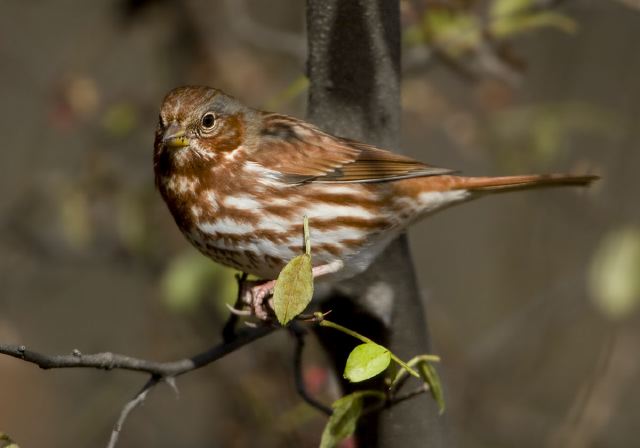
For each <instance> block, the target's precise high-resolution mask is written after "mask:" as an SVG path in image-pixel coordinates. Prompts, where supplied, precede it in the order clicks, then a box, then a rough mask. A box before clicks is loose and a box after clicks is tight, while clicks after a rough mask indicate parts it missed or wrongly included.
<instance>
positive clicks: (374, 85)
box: [307, 0, 444, 448]
mask: <svg viewBox="0 0 640 448" xmlns="http://www.w3.org/2000/svg"><path fill="white" fill-rule="evenodd" d="M307 28H308V40H309V62H308V74H309V78H310V81H311V86H310V90H309V119H310V120H311V121H312V122H314V123H316V124H318V125H319V126H321V127H322V128H324V129H326V130H328V131H330V132H332V133H335V134H338V135H341V136H345V137H350V138H355V139H358V140H363V141H366V142H369V143H372V144H375V145H378V146H381V147H387V148H397V147H398V139H399V133H400V44H401V30H400V10H399V1H398V0H348V1H347V0H342V1H340V0H308V9H307ZM325 306H326V307H327V308H329V309H331V310H332V311H333V314H332V320H335V321H338V322H342V323H344V324H346V325H347V326H349V327H351V328H354V329H355V330H356V331H360V332H362V333H364V334H366V335H367V336H369V337H371V338H373V339H374V340H377V341H380V342H382V343H384V344H386V345H387V346H388V347H390V348H391V350H392V351H394V352H395V353H397V354H398V355H399V356H401V357H403V358H405V359H407V358H409V357H410V356H412V355H416V354H420V353H426V352H428V350H429V339H428V334H427V325H426V320H425V317H424V310H423V307H422V300H421V297H420V294H419V291H418V286H417V282H416V278H415V273H414V270H413V264H412V261H411V254H410V252H409V248H408V245H407V239H406V236H404V235H403V236H402V237H400V238H399V239H398V240H396V241H395V242H393V243H392V244H391V245H390V247H389V248H388V249H387V250H386V251H385V253H384V254H383V255H382V256H381V257H380V258H379V259H378V261H377V262H376V263H374V265H372V266H371V268H370V269H369V270H368V271H367V272H365V273H364V274H362V275H361V276H359V277H358V278H356V279H354V280H352V281H349V282H348V283H346V284H343V285H340V286H339V287H338V288H337V289H336V290H335V291H333V292H332V294H331V297H330V299H329V300H328V301H327V303H326V305H325ZM318 335H319V337H320V340H321V342H322V343H323V345H324V346H325V347H327V349H328V351H329V354H330V356H331V357H332V358H333V360H334V362H336V365H337V366H338V368H342V367H343V366H344V362H345V360H346V355H347V354H348V352H349V350H350V349H351V348H352V347H353V344H354V343H353V340H349V339H348V338H346V339H345V338H344V337H343V336H342V335H340V334H336V333H335V332H330V331H322V329H320V330H318ZM372 386H373V387H382V385H381V384H380V383H377V384H373V385H372V384H371V383H369V384H366V385H364V386H361V387H367V388H370V387H372ZM352 387H353V385H350V384H345V389H346V390H347V391H349V390H351V388H352ZM443 434H444V425H443V420H442V418H440V417H438V413H437V408H436V406H435V404H434V402H433V400H431V399H430V398H429V397H427V396H426V395H423V396H420V397H418V398H416V399H412V400H409V401H407V402H404V403H401V404H399V405H398V406H396V407H394V408H392V409H390V410H385V411H383V412H381V413H380V414H379V415H376V416H372V417H371V418H368V419H366V420H365V421H363V422H362V423H361V425H360V426H359V431H358V434H357V435H358V441H359V446H361V447H367V448H370V447H379V448H386V447H399V446H402V447H404V448H411V447H420V448H424V447H441V446H444V436H443Z"/></svg>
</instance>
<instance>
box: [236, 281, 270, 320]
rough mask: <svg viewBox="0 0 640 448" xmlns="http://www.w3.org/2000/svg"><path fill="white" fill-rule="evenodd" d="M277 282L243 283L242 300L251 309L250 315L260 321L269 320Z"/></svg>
mask: <svg viewBox="0 0 640 448" xmlns="http://www.w3.org/2000/svg"><path fill="white" fill-rule="evenodd" d="M275 285H276V281H275V280H266V281H265V280H259V281H244V282H243V283H242V286H241V288H242V292H241V296H240V297H241V298H242V299H241V300H242V303H243V304H245V305H246V306H248V307H249V309H250V314H252V315H254V316H256V317H257V318H258V319H260V320H265V321H266V320H269V318H270V314H272V310H273V304H272V303H271V302H272V301H271V300H270V298H271V296H272V295H273V288H274V287H275Z"/></svg>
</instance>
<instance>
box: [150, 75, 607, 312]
mask: <svg viewBox="0 0 640 448" xmlns="http://www.w3.org/2000/svg"><path fill="white" fill-rule="evenodd" d="M153 165H154V176H155V184H156V187H157V189H158V190H159V192H160V194H161V196H162V198H163V199H164V202H165V203H166V205H167V207H168V209H169V211H170V213H171V215H172V216H173V218H174V220H175V222H176V224H177V226H178V228H179V229H180V231H181V232H182V233H183V234H184V236H185V237H186V239H187V240H188V241H189V242H190V243H191V244H192V245H194V246H195V247H196V248H197V249H198V250H199V251H200V252H202V253H203V254H204V255H206V256H207V257H209V258H211V259H213V260H214V261H216V262H218V263H221V264H223V265H226V266H230V267H232V268H235V269H237V270H239V271H241V272H243V273H246V274H252V275H254V276H256V277H258V278H259V279H260V280H258V281H254V282H253V283H251V284H250V286H249V287H248V288H247V290H246V291H245V293H243V295H244V296H245V298H244V299H243V302H245V304H246V305H247V306H248V307H249V308H250V310H251V312H252V313H253V314H255V315H256V316H258V317H259V318H262V319H267V318H268V315H269V310H268V307H267V305H266V304H265V301H266V299H267V298H268V297H269V295H270V293H271V292H272V291H273V287H274V285H275V280H276V279H277V277H278V274H279V273H280V271H281V270H282V268H283V267H284V266H285V265H286V264H287V262H288V261H290V260H291V259H292V258H294V257H295V256H297V255H299V254H301V253H302V252H303V251H304V240H303V230H302V229H303V220H304V217H307V219H308V223H309V228H310V239H311V242H312V251H313V252H312V255H313V257H312V260H313V276H314V278H315V277H322V278H324V279H327V280H330V281H336V282H337V281H340V280H344V279H348V278H350V277H354V276H356V275H357V274H359V273H361V272H363V271H365V270H366V269H367V267H368V266H369V265H370V264H371V263H372V262H373V260H374V259H375V258H376V257H377V256H378V255H380V253H381V252H382V251H383V250H384V249H385V247H386V246H387V245H388V244H389V243H390V242H391V241H393V240H394V239H395V238H396V237H398V236H399V235H400V234H401V233H402V232H404V231H405V230H406V228H407V227H408V226H410V225H411V224H413V223H414V222H416V221H418V220H419V219H422V218H424V217H425V216H428V215H431V214H433V213H434V212H436V211H439V210H442V209H444V208H447V207H450V206H452V205H456V204H460V203H464V202H468V201H470V200H473V199H476V198H480V197H483V196H486V195H489V194H493V193H497V192H506V191H512V190H514V191H515V190H522V189H530V188H538V187H554V186H586V185H589V184H590V183H591V182H593V181H594V180H596V179H597V178H598V176H594V175H587V174H585V175H572V174H528V175H511V176H499V177H467V176H461V175H459V174H457V172H455V171H453V170H450V169H446V168H439V167H436V166H432V165H427V164H425V163H422V162H420V161H417V160H414V159H412V158H409V157H407V156H404V155H401V154H397V153H394V152H392V151H389V150H386V149H382V148H378V147H375V146H372V145H369V144H366V143H363V142H359V141H355V140H351V139H348V138H343V137H339V136H335V135H332V134H330V133H328V132H325V131H323V130H321V129H320V128H318V127H316V126H314V125H313V124H311V123H309V122H306V121H304V120H302V119H298V118H295V117H291V116H287V115H283V114H279V113H273V112H265V111H262V110H258V109H255V108H251V107H248V106H246V105H244V104H243V103H242V102H240V101H239V100H237V99H235V98H234V97H232V96H230V95H227V94H226V93H224V92H222V91H221V90H218V89H215V88H211V87H205V86H184V87H178V88H175V89H173V90H171V91H170V92H169V93H168V94H167V95H166V97H165V98H164V101H163V103H162V106H161V109H160V116H159V120H158V125H157V128H156V133H155V142H154V154H153Z"/></svg>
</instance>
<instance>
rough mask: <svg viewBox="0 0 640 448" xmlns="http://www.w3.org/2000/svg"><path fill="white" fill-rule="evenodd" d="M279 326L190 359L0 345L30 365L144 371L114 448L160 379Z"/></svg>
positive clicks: (237, 338) (245, 333) (247, 332)
mask: <svg viewBox="0 0 640 448" xmlns="http://www.w3.org/2000/svg"><path fill="white" fill-rule="evenodd" d="M277 328H278V327H272V326H267V325H263V326H260V327H257V328H253V329H250V330H244V331H242V332H239V333H238V334H237V335H236V336H235V337H234V338H233V339H232V340H229V341H226V342H222V343H220V344H218V345H216V346H214V347H212V348H210V349H209V350H207V351H204V352H202V353H198V354H197V355H194V356H192V357H191V358H184V359H180V360H177V361H169V362H155V361H148V360H146V359H139V358H133V357H131V356H126V355H121V354H118V353H111V352H104V353H95V354H90V355H83V354H82V353H80V351H79V350H77V349H75V350H73V352H72V353H71V354H70V355H45V354H42V353H39V352H35V351H31V350H27V348H26V347H25V346H24V345H9V344H0V354H4V355H9V356H13V357H14V358H18V359H21V360H23V361H26V362H30V363H32V364H36V365H37V366H38V367H40V368H42V369H64V368H94V369H105V370H112V369H120V370H131V371H134V372H145V373H148V374H150V375H151V378H149V380H148V381H147V382H146V383H145V385H144V386H143V387H142V389H140V391H139V392H138V393H137V394H136V395H135V397H134V398H133V399H132V400H130V401H129V402H128V403H127V404H125V406H124V407H123V408H122V411H120V416H119V417H118V421H117V422H116V424H115V426H114V428H113V431H112V432H111V437H110V439H109V444H108V445H107V448H114V447H115V446H116V443H117V442H118V437H119V436H120V430H121V429H122V425H123V424H124V422H125V420H126V419H127V417H128V416H129V414H130V413H131V411H132V410H133V409H135V408H136V407H137V406H138V405H139V404H140V403H142V402H143V401H144V400H145V398H146V396H147V394H148V392H149V391H150V390H151V389H152V388H153V387H154V386H155V385H157V384H158V383H159V382H160V381H170V380H172V379H174V378H175V377H177V376H180V375H182V374H185V373H187V372H191V371H193V370H196V369H199V368H201V367H204V366H206V365H208V364H211V363H212V362H214V361H216V360H218V359H220V358H222V357H224V356H226V355H228V354H229V353H232V352H234V351H236V350H237V349H239V348H241V347H243V346H245V345H247V344H249V343H251V342H253V341H255V340H257V339H260V338H262V337H264V336H266V335H268V334H270V333H271V332H273V331H274V330H276V329H277Z"/></svg>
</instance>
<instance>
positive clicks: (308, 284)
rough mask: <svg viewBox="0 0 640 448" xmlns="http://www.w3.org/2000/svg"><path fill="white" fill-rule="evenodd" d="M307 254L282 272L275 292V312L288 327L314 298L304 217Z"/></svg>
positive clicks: (295, 260) (279, 319) (309, 250)
mask: <svg viewBox="0 0 640 448" xmlns="http://www.w3.org/2000/svg"><path fill="white" fill-rule="evenodd" d="M304 243H305V253H304V254H302V255H298V256H297V257H295V258H294V259H292V260H291V261H290V262H289V263H287V265H286V266H285V267H284V268H283V269H282V271H280V275H278V280H277V281H276V286H275V288H274V290H273V310H274V311H275V313H276V317H277V318H278V322H280V324H281V325H287V324H288V323H289V322H290V321H291V319H293V318H294V317H296V316H297V315H298V314H300V313H302V312H303V311H304V310H305V308H306V307H307V305H309V302H311V298H312V297H313V271H312V267H311V244H310V240H309V221H308V219H307V217H306V216H305V217H304Z"/></svg>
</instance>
